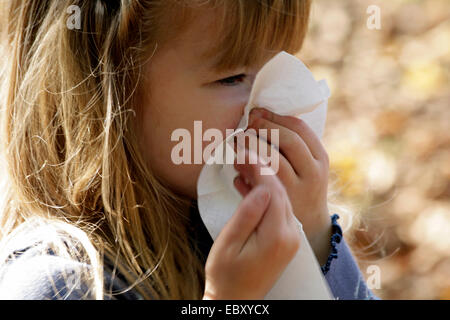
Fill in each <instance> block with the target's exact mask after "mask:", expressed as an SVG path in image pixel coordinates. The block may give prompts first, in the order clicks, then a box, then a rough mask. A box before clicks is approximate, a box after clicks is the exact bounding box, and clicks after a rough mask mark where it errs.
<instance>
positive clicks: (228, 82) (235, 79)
mask: <svg viewBox="0 0 450 320" xmlns="http://www.w3.org/2000/svg"><path fill="white" fill-rule="evenodd" d="M244 78H245V74H243V73H241V74H238V75H236V76H232V77H228V78H225V79H221V80H217V82H218V83H219V84H221V85H224V86H235V85H237V84H239V83H241V82H243V81H244Z"/></svg>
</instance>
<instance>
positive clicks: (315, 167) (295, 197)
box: [249, 108, 331, 264]
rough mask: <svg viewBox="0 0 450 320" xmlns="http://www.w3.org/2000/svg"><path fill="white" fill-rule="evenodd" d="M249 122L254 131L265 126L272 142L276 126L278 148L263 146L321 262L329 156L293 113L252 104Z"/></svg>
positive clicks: (326, 232) (327, 227) (327, 229)
mask: <svg viewBox="0 0 450 320" xmlns="http://www.w3.org/2000/svg"><path fill="white" fill-rule="evenodd" d="M249 123H250V125H249V128H253V129H255V130H256V133H258V130H259V129H267V142H269V143H272V142H271V139H270V137H271V132H270V131H271V130H272V129H278V130H279V145H278V146H277V147H278V151H277V150H276V149H275V148H273V147H272V148H270V147H269V146H267V148H268V149H271V151H272V152H276V153H278V156H279V158H278V159H279V170H278V172H277V175H278V177H279V179H280V180H281V182H282V183H283V185H284V186H285V188H286V190H287V193H288V195H289V199H290V200H291V203H292V207H293V210H294V214H295V216H296V217H297V218H298V220H299V221H300V222H301V223H302V224H303V228H304V230H305V233H306V236H307V237H308V240H309V242H310V243H311V247H312V249H313V250H314V253H315V255H316V257H317V259H318V261H319V263H320V264H323V263H325V262H326V259H327V257H328V254H329V250H330V245H329V241H330V236H331V222H330V216H329V212H328V205H327V186H328V169H329V159H328V154H327V152H326V150H325V148H324V147H323V146H322V143H321V142H320V140H319V138H317V136H316V135H315V134H314V132H313V131H312V130H311V128H310V127H309V126H308V125H307V124H306V123H305V122H304V121H303V120H301V119H298V118H295V117H289V116H280V115H277V114H275V113H272V112H270V111H268V110H266V109H260V108H256V109H253V110H252V112H251V114H250V119H249ZM261 140H262V139H261ZM261 140H260V141H261ZM264 147H265V146H264ZM255 152H256V150H255Z"/></svg>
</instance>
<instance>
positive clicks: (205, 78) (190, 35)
mask: <svg viewBox="0 0 450 320" xmlns="http://www.w3.org/2000/svg"><path fill="white" fill-rule="evenodd" d="M214 18H215V17H214V14H213V12H212V11H211V10H206V9H196V13H195V17H194V19H193V20H192V21H193V22H192V23H191V24H190V25H189V26H187V28H185V29H184V30H183V31H182V32H181V34H179V35H178V36H177V37H176V38H173V39H170V40H169V41H168V42H166V43H165V45H164V46H162V47H158V48H157V50H156V52H155V54H154V55H153V57H152V58H151V59H150V60H149V62H148V64H147V65H146V67H145V69H144V70H145V71H144V73H145V79H144V86H143V91H144V92H143V99H142V105H141V110H143V111H142V114H141V115H140V117H142V119H139V120H140V121H142V124H143V126H142V132H140V137H141V148H142V152H143V153H144V156H145V159H146V161H147V163H148V165H149V166H150V167H151V168H152V169H153V171H154V172H155V173H156V174H157V175H158V176H159V177H160V178H161V179H162V180H164V181H165V182H166V183H167V184H168V185H169V187H170V188H171V189H172V190H174V191H176V192H178V193H181V194H183V195H186V196H188V197H191V198H196V183H197V179H198V176H199V174H200V171H201V168H202V165H201V164H194V158H193V157H194V150H193V144H194V143H193V140H194V121H196V120H197V121H198V120H201V121H202V133H203V132H205V131H206V130H207V129H209V128H216V129H219V130H220V131H222V134H223V136H224V137H225V130H226V129H234V128H236V127H237V125H238V123H239V120H240V118H241V116H242V114H243V111H244V107H245V105H246V103H247V100H248V98H249V94H250V90H251V84H252V83H253V80H254V77H255V75H256V73H257V72H258V70H259V69H260V67H261V66H262V65H260V66H255V67H252V68H242V69H239V70H228V71H226V72H224V73H220V74H219V73H217V72H215V71H214V70H213V68H212V65H213V63H214V61H207V60H204V59H203V58H202V55H203V53H204V52H206V51H207V50H209V49H210V48H211V46H213V45H214V44H215V41H217V34H216V33H215V31H214ZM270 58H271V56H268V57H267V59H266V60H265V61H267V60H268V59H270ZM244 80H248V81H244ZM146 88H148V91H147V92H145V91H146ZM179 128H184V129H187V130H188V131H189V132H190V133H191V138H192V143H191V155H192V160H191V163H192V164H180V165H176V164H175V163H174V162H173V161H172V159H171V152H172V148H173V147H174V146H175V145H177V144H178V143H179V141H171V135H172V132H173V131H174V130H176V129H179ZM208 144H210V142H203V148H204V147H205V146H207V145H208ZM202 161H203V160H202Z"/></svg>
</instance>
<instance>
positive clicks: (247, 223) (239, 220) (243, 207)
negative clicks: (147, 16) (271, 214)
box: [216, 185, 270, 251]
mask: <svg viewBox="0 0 450 320" xmlns="http://www.w3.org/2000/svg"><path fill="white" fill-rule="evenodd" d="M269 202H270V192H269V189H268V188H267V187H266V186H264V185H258V186H256V187H255V188H253V189H252V190H251V191H250V192H249V193H248V194H247V195H246V196H245V197H244V199H242V201H241V203H240V204H239V206H238V208H237V209H236V212H235V213H234V214H233V216H232V217H231V218H230V220H229V221H228V222H227V223H226V224H225V227H224V228H223V229H222V231H221V232H220V234H219V236H218V237H217V239H216V241H217V240H219V241H220V242H222V243H223V245H225V246H229V245H230V244H231V243H233V247H236V248H237V249H238V251H240V250H241V248H242V247H243V246H244V245H245V243H246V242H247V239H248V238H249V237H250V235H251V234H252V233H253V231H254V229H255V228H256V226H257V225H258V224H259V222H260V221H261V220H262V217H263V216H264V212H265V211H266V210H267V208H268V207H269Z"/></svg>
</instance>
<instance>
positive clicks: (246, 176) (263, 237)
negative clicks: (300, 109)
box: [204, 150, 300, 300]
mask: <svg viewBox="0 0 450 320" xmlns="http://www.w3.org/2000/svg"><path fill="white" fill-rule="evenodd" d="M247 151H248V150H247ZM250 158H252V161H249V160H250ZM245 159H246V161H245V164H235V168H236V170H237V171H238V172H239V174H240V175H239V176H238V177H237V178H236V179H235V181H234V184H235V187H236V188H237V189H238V190H239V192H240V193H241V194H242V196H243V197H244V198H243V199H242V201H241V203H240V204H239V207H238V209H237V210H236V212H235V213H234V215H233V216H232V217H231V219H230V220H229V221H228V222H227V224H226V225H225V227H224V228H223V230H222V231H221V232H220V234H219V236H218V237H217V239H216V241H215V242H214V244H213V246H212V248H211V251H210V253H209V256H208V259H207V261H206V266H205V274H206V282H205V293H204V299H221V300H223V299H263V298H264V297H265V295H266V294H267V293H268V291H269V290H270V289H271V288H272V287H273V285H274V284H275V282H276V280H277V279H278V278H279V276H280V275H281V273H282V271H283V270H284V269H285V268H286V266H287V265H288V263H289V262H290V261H291V260H292V258H293V257H294V256H295V254H296V252H297V250H298V248H299V245H300V235H299V232H298V226H297V224H296V222H295V217H294V215H293V211H292V206H291V203H290V201H289V198H288V195H287V193H286V190H285V188H284V187H283V185H282V184H281V182H280V181H279V179H278V177H277V176H276V175H266V176H262V175H260V169H261V168H262V167H263V166H264V165H263V164H262V163H261V161H260V159H257V155H256V154H255V153H252V152H246V158H245ZM254 160H258V163H257V164H250V163H255V162H256V161H254Z"/></svg>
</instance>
